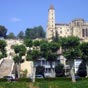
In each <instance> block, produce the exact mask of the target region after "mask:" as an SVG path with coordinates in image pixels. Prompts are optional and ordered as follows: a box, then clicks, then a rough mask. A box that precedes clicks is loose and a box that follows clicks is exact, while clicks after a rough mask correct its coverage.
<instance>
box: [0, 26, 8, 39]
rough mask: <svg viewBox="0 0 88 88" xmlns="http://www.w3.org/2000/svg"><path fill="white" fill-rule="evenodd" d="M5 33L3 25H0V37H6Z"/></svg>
mask: <svg viewBox="0 0 88 88" xmlns="http://www.w3.org/2000/svg"><path fill="white" fill-rule="evenodd" d="M6 33H7V29H6V28H5V27H4V26H2V25H0V37H4V38H6Z"/></svg>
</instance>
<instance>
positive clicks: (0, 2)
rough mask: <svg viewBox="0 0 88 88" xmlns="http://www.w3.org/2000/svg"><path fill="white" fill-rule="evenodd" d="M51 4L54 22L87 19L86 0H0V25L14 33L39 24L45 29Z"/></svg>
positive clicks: (87, 6) (87, 8)
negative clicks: (53, 10)
mask: <svg viewBox="0 0 88 88" xmlns="http://www.w3.org/2000/svg"><path fill="white" fill-rule="evenodd" d="M51 4H53V6H54V7H55V12H56V23H69V22H70V21H71V20H73V19H75V18H83V19H84V20H86V21H88V0H0V25H4V26H5V27H6V28H7V29H8V33H9V32H13V33H15V34H18V33H19V31H21V30H23V31H25V30H26V28H28V27H29V28H31V27H35V26H39V25H42V26H43V28H44V30H46V25H47V20H48V9H49V7H50V5H51Z"/></svg>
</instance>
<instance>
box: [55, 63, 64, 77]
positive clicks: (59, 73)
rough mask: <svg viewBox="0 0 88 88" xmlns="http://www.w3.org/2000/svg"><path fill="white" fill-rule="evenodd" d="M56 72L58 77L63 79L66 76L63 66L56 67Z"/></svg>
mask: <svg viewBox="0 0 88 88" xmlns="http://www.w3.org/2000/svg"><path fill="white" fill-rule="evenodd" d="M55 72H56V77H61V76H64V72H65V71H64V65H63V64H58V65H57V66H56V67H55Z"/></svg>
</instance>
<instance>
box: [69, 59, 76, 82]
mask: <svg viewBox="0 0 88 88" xmlns="http://www.w3.org/2000/svg"><path fill="white" fill-rule="evenodd" d="M69 64H70V75H71V78H72V82H76V79H75V71H74V60H70V61H69Z"/></svg>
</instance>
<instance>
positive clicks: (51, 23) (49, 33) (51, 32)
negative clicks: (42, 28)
mask: <svg viewBox="0 0 88 88" xmlns="http://www.w3.org/2000/svg"><path fill="white" fill-rule="evenodd" d="M54 37H55V9H54V7H53V5H50V8H49V10H48V24H47V30H46V38H47V40H49V41H52V39H53V38H54Z"/></svg>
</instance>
